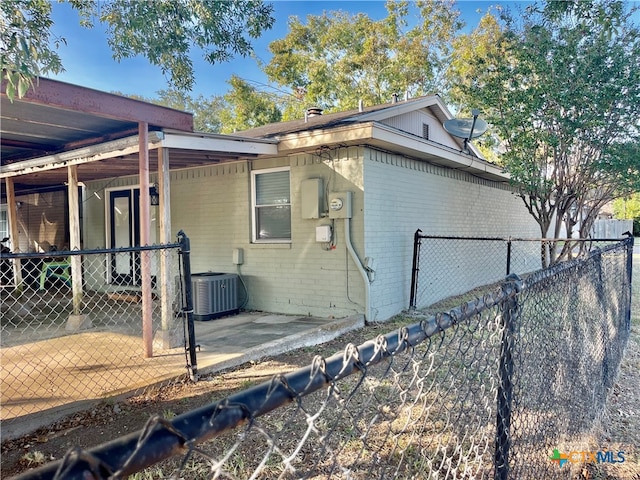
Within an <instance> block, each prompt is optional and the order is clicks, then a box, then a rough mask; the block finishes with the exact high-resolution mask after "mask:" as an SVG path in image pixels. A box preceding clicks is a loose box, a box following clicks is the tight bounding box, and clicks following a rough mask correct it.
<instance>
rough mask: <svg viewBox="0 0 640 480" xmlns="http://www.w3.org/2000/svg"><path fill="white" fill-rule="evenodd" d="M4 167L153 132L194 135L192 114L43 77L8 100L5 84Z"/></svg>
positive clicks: (0, 113)
mask: <svg viewBox="0 0 640 480" xmlns="http://www.w3.org/2000/svg"><path fill="white" fill-rule="evenodd" d="M1 93H2V95H1V102H2V103H1V110H0V119H1V124H0V157H1V160H2V165H8V164H11V163H15V162H20V161H23V160H26V159H30V158H35V157H40V156H44V155H52V154H56V153H60V152H64V151H68V150H73V149H77V148H80V147H86V146H90V145H95V144H98V143H102V142H105V141H109V140H115V139H118V138H123V137H127V136H130V135H134V134H136V133H137V132H138V123H139V122H146V123H147V124H148V125H149V129H150V130H158V129H162V128H172V129H176V130H181V131H187V132H191V131H193V115H192V114H191V113H187V112H181V111H179V110H174V109H171V108H167V107H163V106H160V105H154V104H151V103H147V102H142V101H140V100H134V99H132V98H127V97H123V96H120V95H115V94H112V93H106V92H101V91H98V90H93V89H90V88H86V87H81V86H78V85H72V84H69V83H64V82H59V81H57V80H50V79H46V78H40V79H38V80H37V81H36V82H35V85H34V88H30V89H29V91H28V92H27V93H26V94H25V96H24V97H22V98H20V99H17V98H16V99H14V100H13V102H12V101H10V100H9V98H8V97H7V95H6V81H4V82H2V90H1Z"/></svg>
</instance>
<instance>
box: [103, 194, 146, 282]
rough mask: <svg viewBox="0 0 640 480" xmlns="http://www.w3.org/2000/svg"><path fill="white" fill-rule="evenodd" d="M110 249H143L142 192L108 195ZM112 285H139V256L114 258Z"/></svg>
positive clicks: (120, 255) (124, 253)
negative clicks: (141, 228) (138, 247)
mask: <svg viewBox="0 0 640 480" xmlns="http://www.w3.org/2000/svg"><path fill="white" fill-rule="evenodd" d="M155 213H156V212H155V209H153V208H152V209H151V226H150V232H149V236H150V241H151V243H155V237H156V235H155V233H156V228H155V227H156V215H155ZM109 220H110V222H109V224H110V232H109V238H110V241H109V247H110V248H122V247H135V246H139V245H140V189H139V188H132V189H126V190H117V191H112V192H110V194H109ZM109 264H110V270H111V271H110V274H111V275H110V277H111V283H113V284H116V285H140V254H139V253H137V252H119V253H113V254H111V258H110V262H109Z"/></svg>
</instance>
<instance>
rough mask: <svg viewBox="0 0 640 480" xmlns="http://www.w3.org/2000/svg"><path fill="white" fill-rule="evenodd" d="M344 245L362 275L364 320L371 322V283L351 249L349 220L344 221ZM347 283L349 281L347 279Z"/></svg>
mask: <svg viewBox="0 0 640 480" xmlns="http://www.w3.org/2000/svg"><path fill="white" fill-rule="evenodd" d="M344 243H345V244H346V245H347V250H348V251H349V254H350V255H351V258H352V259H353V262H354V263H355V264H356V267H358V271H359V272H360V275H362V279H363V280H364V303H365V305H364V308H365V314H364V317H365V320H367V321H371V306H370V305H369V291H370V289H371V283H370V281H369V276H368V275H367V272H366V270H365V269H364V267H363V266H362V262H361V261H360V259H359V258H358V254H357V253H356V251H355V250H354V249H353V245H351V219H350V218H345V219H344ZM347 281H349V279H347Z"/></svg>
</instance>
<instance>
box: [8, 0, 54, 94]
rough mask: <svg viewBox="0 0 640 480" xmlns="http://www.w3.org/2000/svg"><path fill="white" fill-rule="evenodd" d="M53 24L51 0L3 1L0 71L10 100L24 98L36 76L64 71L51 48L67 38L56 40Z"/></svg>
mask: <svg viewBox="0 0 640 480" xmlns="http://www.w3.org/2000/svg"><path fill="white" fill-rule="evenodd" d="M52 24H53V22H52V20H51V3H50V2H49V1H48V0H5V1H2V2H0V70H2V79H3V80H6V81H7V87H6V93H7V96H8V97H9V99H11V100H13V99H14V98H15V96H16V95H17V96H18V97H22V96H24V95H25V93H27V90H28V89H29V88H30V87H31V86H32V85H33V79H34V78H35V77H37V76H39V75H44V74H47V73H59V72H61V71H62V63H61V61H60V57H59V56H58V54H57V53H56V52H55V49H52V48H51V47H50V45H51V44H53V46H54V48H55V47H57V46H58V45H59V44H60V43H64V39H57V38H52V36H51V32H50V28H51V25H52Z"/></svg>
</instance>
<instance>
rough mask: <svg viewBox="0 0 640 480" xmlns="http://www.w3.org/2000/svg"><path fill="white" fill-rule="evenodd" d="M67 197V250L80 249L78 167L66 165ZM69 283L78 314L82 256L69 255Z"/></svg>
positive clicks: (75, 313)
mask: <svg viewBox="0 0 640 480" xmlns="http://www.w3.org/2000/svg"><path fill="white" fill-rule="evenodd" d="M67 178H68V180H67V183H68V193H67V195H68V197H67V198H68V199H69V250H80V215H79V213H78V208H79V203H78V168H77V166H76V165H70V166H68V167H67ZM71 284H72V291H73V314H74V315H80V313H81V312H80V310H81V306H82V295H83V292H82V257H81V256H80V255H72V256H71Z"/></svg>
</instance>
